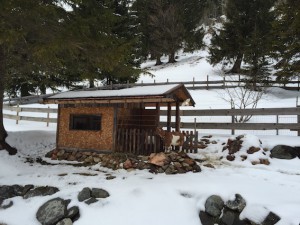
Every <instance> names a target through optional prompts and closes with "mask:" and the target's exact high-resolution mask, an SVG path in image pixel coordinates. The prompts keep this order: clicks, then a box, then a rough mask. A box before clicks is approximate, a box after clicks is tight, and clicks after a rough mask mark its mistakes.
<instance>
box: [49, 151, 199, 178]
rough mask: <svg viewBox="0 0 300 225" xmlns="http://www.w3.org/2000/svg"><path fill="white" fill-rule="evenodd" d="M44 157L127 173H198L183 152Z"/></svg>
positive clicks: (60, 153)
mask: <svg viewBox="0 0 300 225" xmlns="http://www.w3.org/2000/svg"><path fill="white" fill-rule="evenodd" d="M46 157H49V158H51V159H53V160H67V161H78V162H82V164H86V165H91V164H98V163H100V164H101V166H103V167H107V168H110V169H113V170H117V169H125V170H127V171H131V170H135V169H139V170H148V171H149V172H151V173H165V174H177V173H186V172H190V171H191V172H200V171H201V169H200V166H199V165H198V163H197V162H196V161H195V160H194V159H192V158H190V157H189V156H188V155H187V154H186V153H184V152H174V151H172V152H169V153H164V152H160V153H152V154H151V155H150V156H135V155H129V154H121V153H112V154H99V153H96V152H79V151H72V152H68V151H65V150H60V151H57V150H53V151H51V152H49V153H47V155H46Z"/></svg>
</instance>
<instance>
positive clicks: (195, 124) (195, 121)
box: [194, 117, 197, 133]
mask: <svg viewBox="0 0 300 225" xmlns="http://www.w3.org/2000/svg"><path fill="white" fill-rule="evenodd" d="M196 129H197V118H196V117H195V118H194V132H195V133H196V131H197V130H196Z"/></svg>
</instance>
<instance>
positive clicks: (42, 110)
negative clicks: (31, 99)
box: [3, 105, 57, 127]
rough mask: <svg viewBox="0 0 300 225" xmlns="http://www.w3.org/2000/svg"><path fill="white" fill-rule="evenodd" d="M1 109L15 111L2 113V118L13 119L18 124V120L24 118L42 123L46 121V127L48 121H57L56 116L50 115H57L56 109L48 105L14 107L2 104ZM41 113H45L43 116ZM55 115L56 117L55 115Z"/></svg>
mask: <svg viewBox="0 0 300 225" xmlns="http://www.w3.org/2000/svg"><path fill="white" fill-rule="evenodd" d="M3 109H4V110H8V111H13V112H15V115H14V114H6V113H3V118H6V119H12V120H15V121H16V124H18V123H19V121H20V120H26V121H33V122H44V123H46V125H47V127H48V126H49V123H56V122H57V118H51V117H50V114H55V115H57V109H52V108H50V107H48V108H29V107H19V106H18V105H17V106H16V107H12V106H7V105H3ZM21 112H26V113H30V114H35V113H36V116H24V115H20V113H21ZM41 113H45V117H41ZM55 117H57V116H55Z"/></svg>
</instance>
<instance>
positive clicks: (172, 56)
mask: <svg viewBox="0 0 300 225" xmlns="http://www.w3.org/2000/svg"><path fill="white" fill-rule="evenodd" d="M168 63H176V60H175V52H172V53H171V54H170V55H169V62H168Z"/></svg>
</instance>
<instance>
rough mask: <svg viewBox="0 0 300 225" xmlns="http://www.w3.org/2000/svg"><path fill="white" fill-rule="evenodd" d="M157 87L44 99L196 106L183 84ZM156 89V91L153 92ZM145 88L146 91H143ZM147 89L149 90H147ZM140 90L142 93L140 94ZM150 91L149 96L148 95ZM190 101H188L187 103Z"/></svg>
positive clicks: (79, 93) (70, 94) (93, 92)
mask: <svg viewBox="0 0 300 225" xmlns="http://www.w3.org/2000/svg"><path fill="white" fill-rule="evenodd" d="M160 86H161V90H162V91H161V92H159V91H157V90H159V87H158V86H157V85H154V86H147V87H132V88H126V89H121V90H94V91H88V92H87V91H70V92H64V93H60V94H57V95H53V96H51V97H48V98H45V99H43V103H45V104H92V103H96V104H127V103H144V104H146V105H151V104H152V105H153V104H156V103H160V104H161V105H168V104H171V105H175V104H176V103H179V104H182V103H186V104H185V105H189V106H194V105H195V101H194V100H193V98H192V96H191V95H190V93H189V92H188V90H187V89H186V87H185V86H184V85H183V84H178V85H160ZM151 87H153V88H152V89H154V88H155V90H152V89H151ZM142 88H144V89H142ZM145 88H147V89H145ZM139 90H140V93H141V94H139ZM147 90H149V94H147ZM187 100H188V101H187Z"/></svg>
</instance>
